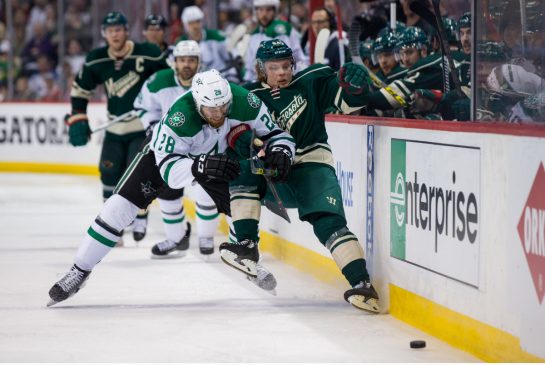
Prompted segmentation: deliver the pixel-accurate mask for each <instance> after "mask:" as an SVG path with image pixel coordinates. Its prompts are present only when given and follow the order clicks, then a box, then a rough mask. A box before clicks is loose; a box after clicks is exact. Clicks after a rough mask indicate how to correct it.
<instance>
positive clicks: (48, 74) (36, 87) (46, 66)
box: [28, 54, 55, 99]
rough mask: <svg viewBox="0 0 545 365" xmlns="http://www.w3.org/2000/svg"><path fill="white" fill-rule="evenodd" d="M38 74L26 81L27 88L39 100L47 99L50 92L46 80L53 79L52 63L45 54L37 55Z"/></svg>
mask: <svg viewBox="0 0 545 365" xmlns="http://www.w3.org/2000/svg"><path fill="white" fill-rule="evenodd" d="M36 64H37V67H38V72H37V73H34V74H33V75H32V76H30V78H29V79H28V87H29V88H30V89H31V90H32V91H33V92H34V93H35V94H36V95H37V97H38V98H39V99H42V98H45V97H47V95H48V94H49V92H50V85H49V84H48V82H47V80H51V79H53V80H54V79H55V74H54V72H53V66H52V61H51V60H50V59H49V57H48V56H47V55H45V54H42V55H39V56H38V59H37V62H36Z"/></svg>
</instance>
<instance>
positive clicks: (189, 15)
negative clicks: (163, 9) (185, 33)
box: [182, 5, 204, 26]
mask: <svg viewBox="0 0 545 365" xmlns="http://www.w3.org/2000/svg"><path fill="white" fill-rule="evenodd" d="M203 18H204V13H203V12H202V10H201V8H199V7H198V6H195V5H192V6H187V7H186V8H184V11H183V12H182V23H184V26H186V25H187V23H189V22H194V21H195V20H203Z"/></svg>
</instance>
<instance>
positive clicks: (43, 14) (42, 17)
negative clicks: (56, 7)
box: [25, 0, 48, 42]
mask: <svg viewBox="0 0 545 365" xmlns="http://www.w3.org/2000/svg"><path fill="white" fill-rule="evenodd" d="M47 6H48V2H47V0H34V1H33V6H32V8H31V9H30V14H29V16H28V21H27V23H26V38H25V40H26V41H27V42H30V40H31V39H32V38H34V37H36V24H41V25H42V26H45V23H46V21H47V9H46V8H47Z"/></svg>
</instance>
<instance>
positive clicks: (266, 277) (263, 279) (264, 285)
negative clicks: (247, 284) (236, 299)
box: [246, 264, 276, 295]
mask: <svg viewBox="0 0 545 365" xmlns="http://www.w3.org/2000/svg"><path fill="white" fill-rule="evenodd" d="M256 268H257V276H256V277H252V276H250V275H246V279H248V280H249V281H251V282H252V283H254V284H255V285H257V286H258V287H260V288H261V289H263V290H265V291H266V292H267V293H269V294H271V295H276V290H275V289H276V278H275V277H274V275H273V274H272V273H271V272H270V271H269V270H267V269H266V268H265V267H263V266H262V265H261V264H257V265H256Z"/></svg>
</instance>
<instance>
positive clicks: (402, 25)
mask: <svg viewBox="0 0 545 365" xmlns="http://www.w3.org/2000/svg"><path fill="white" fill-rule="evenodd" d="M405 28H407V25H406V24H405V23H403V22H400V21H399V20H397V21H396V29H395V32H396V33H401V32H403V30H404V29H405ZM392 31H393V30H392V28H391V27H390V26H389V25H388V26H387V27H384V28H382V29H381V30H379V31H378V34H377V36H378V37H382V36H383V35H385V34H388V33H391V32H392Z"/></svg>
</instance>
